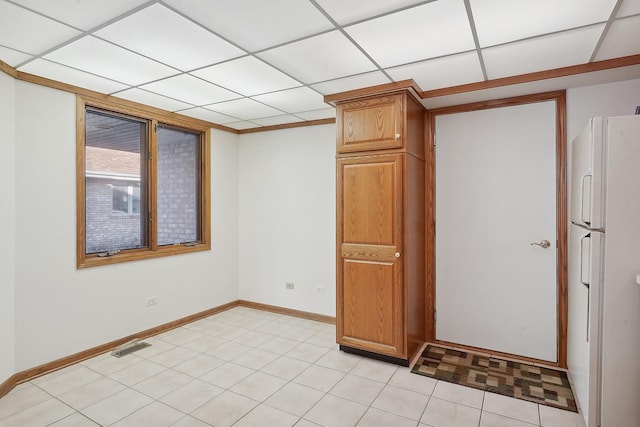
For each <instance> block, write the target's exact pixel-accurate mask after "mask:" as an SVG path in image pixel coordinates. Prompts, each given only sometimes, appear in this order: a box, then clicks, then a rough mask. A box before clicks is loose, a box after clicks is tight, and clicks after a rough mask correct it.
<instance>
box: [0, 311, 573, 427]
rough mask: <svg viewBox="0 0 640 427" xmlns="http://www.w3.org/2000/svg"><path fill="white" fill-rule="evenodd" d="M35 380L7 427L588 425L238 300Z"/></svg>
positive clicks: (2, 404)
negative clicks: (138, 345) (342, 341)
mask: <svg viewBox="0 0 640 427" xmlns="http://www.w3.org/2000/svg"><path fill="white" fill-rule="evenodd" d="M145 341H146V342H148V343H150V344H152V346H151V347H147V348H145V349H143V350H140V351H138V352H135V353H133V354H130V355H128V356H125V357H123V358H120V359H118V358H115V357H112V356H110V355H109V354H105V355H101V356H98V357H95V358H93V359H89V360H87V361H84V362H82V363H79V364H77V365H74V366H70V367H68V368H65V369H62V370H60V371H57V372H54V373H51V374H49V375H46V376H43V377H40V378H37V379H34V380H33V381H31V382H28V383H25V384H22V385H20V386H18V387H16V388H15V389H14V390H13V391H12V392H11V393H9V394H8V395H6V396H5V397H3V398H2V399H0V427H7V426H19V427H41V426H55V427H85V426H86V427H90V426H114V427H125V426H135V427H145V426H150V427H162V426H176V427H200V426H203V427H204V426H217V427H222V426H230V425H234V426H242V427H248V426H261V427H263V426H266V427H278V426H293V425H295V426H303V427H308V426H318V425H320V426H356V425H357V426H372V427H373V426H392V427H403V426H413V427H416V426H421V427H426V426H432V427H466V426H470V427H471V426H473V427H478V426H479V427H503V426H504V427H531V426H545V427H572V426H575V427H583V426H584V424H583V423H582V420H581V417H580V416H579V415H577V414H574V413H572V412H567V411H561V410H558V409H553V408H549V407H546V406H538V405H536V404H533V403H530V402H525V401H521V400H516V399H511V398H507V397H504V396H500V395H497V394H492V393H485V392H482V391H479V390H475V389H471V388H465V387H461V386H457V385H454V384H449V383H446V382H439V381H436V380H433V379H431V378H427V377H423V376H420V375H415V374H411V373H410V372H409V369H408V368H402V367H397V366H395V365H391V364H387V363H383V362H377V361H373V360H370V359H365V358H361V357H358V356H354V355H350V354H345V353H343V352H340V351H339V350H338V348H337V346H336V344H335V327H334V326H333V325H327V324H324V323H319V322H314V321H310V320H304V319H298V318H294V317H289V316H283V315H278V314H273V313H268V312H263V311H257V310H252V309H248V308H244V307H237V308H234V309H231V310H228V311H226V312H223V313H220V314H217V315H215V316H211V317H209V318H206V319H203V320H200V321H198V322H194V323H191V324H189V325H187V326H184V327H181V328H178V329H175V330H173V331H169V332H167V333H164V334H161V335H158V336H156V337H154V338H151V339H148V340H145Z"/></svg>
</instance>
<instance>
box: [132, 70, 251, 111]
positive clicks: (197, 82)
mask: <svg viewBox="0 0 640 427" xmlns="http://www.w3.org/2000/svg"><path fill="white" fill-rule="evenodd" d="M141 88H142V89H146V90H149V91H151V92H155V93H157V94H160V95H164V96H168V97H170V98H174V99H178V100H180V101H183V102H187V103H189V104H192V105H195V106H202V105H205V104H213V103H214V102H222V101H227V100H229V99H235V98H239V97H240V95H238V94H236V93H233V92H231V91H228V90H226V89H224V88H221V87H220V86H216V85H214V84H211V83H209V82H205V81H204V80H201V79H199V78H197V77H193V76H190V75H188V74H181V75H179V76H175V77H170V78H168V79H164V80H159V81H157V82H153V83H149V84H146V85H142V86H141Z"/></svg>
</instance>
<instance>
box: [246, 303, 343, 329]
mask: <svg viewBox="0 0 640 427" xmlns="http://www.w3.org/2000/svg"><path fill="white" fill-rule="evenodd" d="M238 305H239V306H241V307H247V308H254V309H256V310H262V311H270V312H272V313H278V314H284V315H286V316H293V317H300V318H302V319H309V320H315V321H317V322H324V323H331V324H333V325H335V324H336V318H335V317H332V316H326V315H324V314H317V313H311V312H309V311H301V310H294V309H292V308H284V307H278V306H277V305H269V304H262V303H259V302H253V301H246V300H238Z"/></svg>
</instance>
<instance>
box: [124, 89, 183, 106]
mask: <svg viewBox="0 0 640 427" xmlns="http://www.w3.org/2000/svg"><path fill="white" fill-rule="evenodd" d="M114 96H117V97H118V98H124V99H128V100H129V101H135V102H139V103H140V104H145V105H151V106H152V107H156V108H162V109H163V110H167V111H176V110H182V109H184V108H190V107H192V106H191V105H189V104H187V103H185V102H182V101H178V100H175V99H171V98H167V97H166V96H162V95H158V94H156V93H152V92H148V91H146V90H142V89H138V88H132V89H129V90H125V91H123V92H118V93H116V94H115V95H114Z"/></svg>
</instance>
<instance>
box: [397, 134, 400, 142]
mask: <svg viewBox="0 0 640 427" xmlns="http://www.w3.org/2000/svg"><path fill="white" fill-rule="evenodd" d="M399 139H400V134H399V133H396V141H397V140H399Z"/></svg>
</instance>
